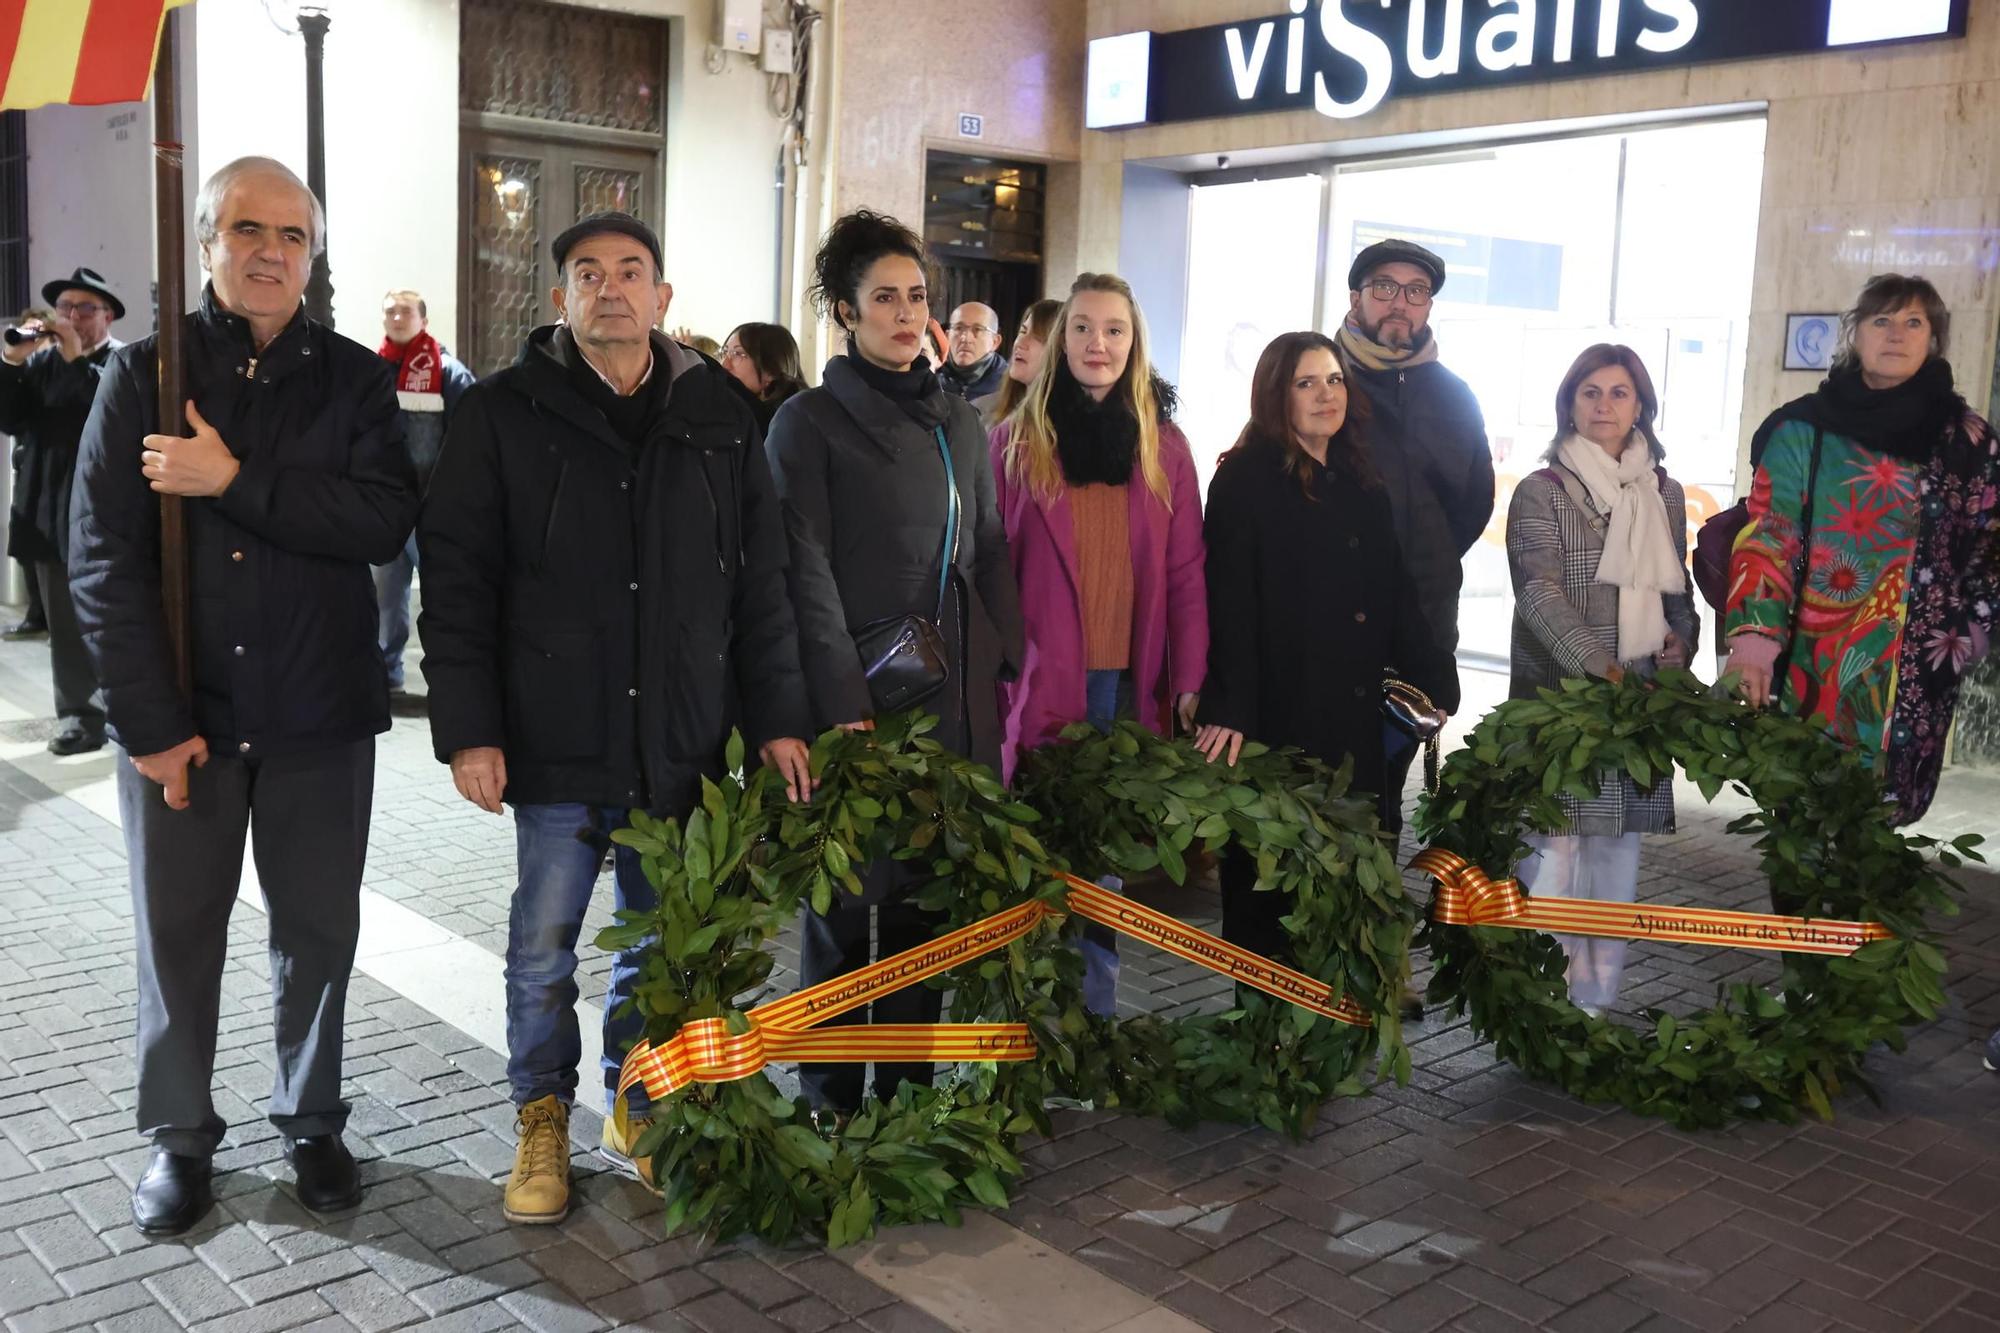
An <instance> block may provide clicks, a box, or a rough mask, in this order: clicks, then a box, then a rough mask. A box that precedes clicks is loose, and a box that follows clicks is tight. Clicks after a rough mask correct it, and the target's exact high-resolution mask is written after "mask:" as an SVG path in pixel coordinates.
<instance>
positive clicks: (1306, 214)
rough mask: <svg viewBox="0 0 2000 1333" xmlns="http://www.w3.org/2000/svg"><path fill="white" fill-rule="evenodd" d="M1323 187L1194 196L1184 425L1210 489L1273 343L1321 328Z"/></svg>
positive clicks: (1240, 187)
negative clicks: (1317, 283) (1317, 307)
mask: <svg viewBox="0 0 2000 1333" xmlns="http://www.w3.org/2000/svg"><path fill="white" fill-rule="evenodd" d="M1324 190H1325V181H1324V180H1323V179H1322V178H1321V177H1319V176H1285V177H1280V178H1278V179H1276V180H1258V181H1240V182H1233V183H1230V184H1224V185H1206V186H1197V187H1195V189H1194V192H1193V198H1192V200H1191V201H1190V204H1189V209H1188V261H1189V262H1188V285H1187V323H1186V325H1185V326H1184V327H1183V329H1182V331H1181V362H1180V364H1181V380H1180V391H1181V421H1180V424H1181V429H1182V431H1183V432H1184V433H1185V434H1186V435H1187V437H1188V444H1189V446H1190V447H1191V448H1192V449H1193V451H1194V456H1195V466H1196V469H1197V470H1198V471H1199V472H1200V474H1201V477H1202V481H1203V484H1204V485H1205V484H1206V483H1207V480H1208V478H1209V477H1210V476H1211V475H1212V474H1213V473H1214V471H1215V460H1216V459H1218V458H1220V457H1221V456H1222V454H1223V453H1224V452H1225V451H1227V450H1228V449H1229V447H1230V446H1231V445H1233V444H1235V443H1236V437H1237V435H1238V434H1240V433H1241V432H1242V430H1243V423H1244V422H1245V421H1247V420H1249V417H1250V376H1251V374H1252V372H1254V371H1255V370H1256V368H1257V358H1258V356H1259V355H1261V354H1262V352H1263V350H1264V347H1265V345H1266V344H1268V343H1269V342H1270V341H1271V339H1273V338H1275V337H1277V336H1278V335H1279V334H1281V333H1289V332H1293V331H1296V330H1299V329H1310V328H1312V327H1313V320H1314V313H1315V312H1314V309H1313V300H1314V295H1315V292H1314V280H1313V274H1314V271H1315V270H1316V269H1317V267H1318V264H1319V249H1320V243H1319V235H1320V217H1321V210H1322V208H1323V205H1324ZM1139 295H1140V299H1142V300H1143V299H1145V296H1146V293H1144V292H1141V293H1140V294H1139Z"/></svg>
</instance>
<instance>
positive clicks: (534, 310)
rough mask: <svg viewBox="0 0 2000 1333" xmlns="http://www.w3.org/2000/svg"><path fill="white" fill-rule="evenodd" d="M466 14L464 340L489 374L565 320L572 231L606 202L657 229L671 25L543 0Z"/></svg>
mask: <svg viewBox="0 0 2000 1333" xmlns="http://www.w3.org/2000/svg"><path fill="white" fill-rule="evenodd" d="M459 13H460V63H459V69H460V83H459V86H460V93H461V102H460V105H461V111H460V115H459V123H460V131H461V132H460V136H459V164H460V167H459V179H460V182H461V189H462V190H463V192H464V193H463V194H462V195H461V197H460V204H461V207H460V215H461V217H462V218H463V219H464V221H463V223H462V226H463V233H462V235H461V237H460V242H459V269H460V284H459V291H460V293H461V297H462V299H461V300H460V302H459V328H458V345H459V347H461V348H463V349H464V354H465V360H466V364H467V365H469V366H471V367H472V369H473V371H474V372H475V373H477V374H481V375H485V374H489V373H491V372H492V371H495V370H498V369H499V368H500V367H502V366H505V365H507V364H509V363H511V362H512V361H513V360H514V358H515V356H516V355H517V354H518V353H519V352H520V349H521V343H522V341H523V339H525V338H526V337H527V335H528V333H529V332H530V331H532V330H533V329H534V328H535V327H537V326H538V325H542V324H547V323H550V322H551V321H553V320H554V319H555V306H554V304H553V302H551V301H550V299H549V295H548V293H549V290H550V289H551V288H552V287H554V286H556V285H557V283H558V282H559V281H560V277H561V275H560V274H558V273H557V272H556V268H555V261H554V259H553V258H552V257H551V256H550V254H549V242H550V241H551V240H553V239H554V237H555V236H556V235H557V234H558V233H559V232H561V231H562V229H563V228H564V227H566V226H568V225H569V224H570V223H571V222H573V221H575V220H576V219H577V218H579V217H581V216H583V215H584V214H586V213H594V212H598V211H601V210H603V209H620V210H623V211H624V212H628V213H632V214H635V215H636V216H638V217H641V218H644V219H645V220H646V221H648V222H650V223H652V224H653V225H654V226H658V225H659V222H660V212H661V207H662V204H663V199H662V197H661V193H660V181H661V179H662V162H663V159H664V154H665V149H666V133H665V131H666V121H665V113H664V106H665V81H666V67H667V54H666V53H667V25H666V23H665V22H664V21H662V20H659V19H647V18H637V17H634V16H631V15H627V14H615V13H607V12H605V11H603V10H597V9H586V8H583V7H581V6H576V5H560V4H541V3H535V2H534V0H465V3H464V5H463V7H462V8H461V9H460V11H459Z"/></svg>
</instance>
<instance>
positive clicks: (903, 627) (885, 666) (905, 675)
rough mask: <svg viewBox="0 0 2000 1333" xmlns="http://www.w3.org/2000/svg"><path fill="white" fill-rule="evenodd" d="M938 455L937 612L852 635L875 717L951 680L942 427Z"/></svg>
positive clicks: (890, 619)
mask: <svg viewBox="0 0 2000 1333" xmlns="http://www.w3.org/2000/svg"><path fill="white" fill-rule="evenodd" d="M932 433H933V434H934V435H935V436H936V437H937V446H938V453H939V454H940V455H941V456H942V457H943V458H944V480H945V490H946V493H947V495H948V496H949V499H948V501H947V502H946V505H945V520H944V542H943V545H942V548H941V549H940V551H939V553H938V559H939V569H938V600H937V611H936V613H935V614H934V615H932V616H930V617H929V618H928V619H927V618H925V617H923V616H920V615H914V614H912V615H901V616H887V617H885V618H883V619H881V620H871V621H870V622H868V623H867V624H866V625H863V626H862V627H861V628H860V629H858V630H856V631H855V632H854V646H855V648H856V649H857V650H859V652H860V654H861V673H862V675H864V676H866V677H867V678H868V697H869V699H870V700H871V701H873V703H874V705H875V711H876V712H877V713H894V712H899V711H901V710H902V709H905V708H910V707H913V706H915V705H916V704H920V703H922V702H923V701H924V700H926V699H928V698H930V697H931V696H932V695H933V694H936V693H937V692H938V691H939V690H941V689H943V688H944V686H945V682H947V681H949V680H950V679H951V659H950V656H949V655H948V653H947V652H946V650H945V643H944V634H943V632H942V631H941V630H940V629H939V628H938V625H939V623H940V622H941V621H943V619H944V597H945V591H946V590H947V589H948V588H949V587H950V586H951V569H952V565H953V564H954V563H955V562H956V561H957V559H958V514H959V501H958V476H957V474H956V473H955V472H954V471H953V470H952V466H951V447H950V446H949V445H947V444H946V443H945V438H944V427H942V426H938V427H936V428H935V429H934V430H933V432H932Z"/></svg>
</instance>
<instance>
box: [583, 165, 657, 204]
mask: <svg viewBox="0 0 2000 1333" xmlns="http://www.w3.org/2000/svg"><path fill="white" fill-rule="evenodd" d="M644 180H645V177H644V173H642V172H637V171H618V170H616V169H614V168H611V167H578V168H577V169H576V211H577V213H578V215H582V214H584V213H599V212H602V211H604V210H605V209H607V208H615V209H617V210H619V211H620V212H623V213H631V212H634V211H636V210H637V209H639V208H641V207H643V206H644V204H643V201H642V200H641V199H640V198H639V189H640V186H641V185H642V184H643V183H644Z"/></svg>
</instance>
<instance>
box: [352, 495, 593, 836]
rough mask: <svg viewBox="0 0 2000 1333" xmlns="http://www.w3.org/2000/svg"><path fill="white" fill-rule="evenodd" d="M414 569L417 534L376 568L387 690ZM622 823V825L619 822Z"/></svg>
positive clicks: (399, 656) (395, 672)
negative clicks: (393, 556) (398, 551)
mask: <svg viewBox="0 0 2000 1333" xmlns="http://www.w3.org/2000/svg"><path fill="white" fill-rule="evenodd" d="M416 569H417V534H416V533H414V532H413V533H411V534H410V536H409V540H407V541H405V542H404V543H403V553H402V554H401V555H399V556H397V557H396V558H395V559H394V560H391V561H390V562H389V563H388V564H386V565H377V566H375V611H376V614H377V615H379V616H380V617H381V628H380V629H379V630H378V631H377V635H378V638H379V641H380V644H381V648H382V670H383V671H384V672H385V673H387V675H388V677H389V688H390V689H392V690H400V689H402V688H403V649H404V648H406V647H408V646H409V643H410V579H411V576H412V575H414V574H415V573H416ZM621 822H622V821H621Z"/></svg>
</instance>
